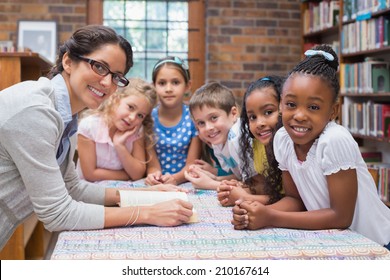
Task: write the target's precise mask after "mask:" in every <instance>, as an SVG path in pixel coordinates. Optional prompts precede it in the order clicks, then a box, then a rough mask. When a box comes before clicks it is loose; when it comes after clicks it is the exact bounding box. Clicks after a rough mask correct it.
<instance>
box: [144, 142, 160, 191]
mask: <svg viewBox="0 0 390 280" xmlns="http://www.w3.org/2000/svg"><path fill="white" fill-rule="evenodd" d="M149 156H150V160H149V162H148V163H147V165H146V178H145V183H146V184H147V185H157V184H161V183H162V180H161V176H162V173H161V165H160V162H159V160H158V157H157V153H156V150H155V149H154V148H151V149H149Z"/></svg>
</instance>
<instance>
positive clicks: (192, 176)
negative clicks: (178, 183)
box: [184, 165, 221, 190]
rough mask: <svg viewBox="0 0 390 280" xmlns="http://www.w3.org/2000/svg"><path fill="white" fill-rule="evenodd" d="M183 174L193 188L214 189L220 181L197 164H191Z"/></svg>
mask: <svg viewBox="0 0 390 280" xmlns="http://www.w3.org/2000/svg"><path fill="white" fill-rule="evenodd" d="M184 176H185V178H186V179H187V180H188V181H190V182H191V183H192V186H193V187H194V188H195V189H205V190H216V189H217V188H218V186H219V184H220V183H221V182H220V181H218V180H217V176H215V175H214V174H212V173H210V172H208V171H206V170H203V169H202V168H201V167H199V166H197V165H191V166H190V167H189V168H188V171H184Z"/></svg>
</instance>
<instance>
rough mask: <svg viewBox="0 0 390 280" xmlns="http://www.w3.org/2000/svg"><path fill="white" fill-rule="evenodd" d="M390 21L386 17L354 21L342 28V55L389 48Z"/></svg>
mask: <svg viewBox="0 0 390 280" xmlns="http://www.w3.org/2000/svg"><path fill="white" fill-rule="evenodd" d="M389 26H390V19H389V18H388V17H386V16H380V17H377V18H371V19H368V20H361V21H355V22H352V23H349V24H345V25H343V27H342V35H341V42H340V44H341V52H342V53H343V54H348V53H355V52H359V51H367V50H374V49H378V48H383V47H387V46H390V34H389V33H390V27H389Z"/></svg>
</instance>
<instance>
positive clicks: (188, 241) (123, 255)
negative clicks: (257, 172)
mask: <svg viewBox="0 0 390 280" xmlns="http://www.w3.org/2000/svg"><path fill="white" fill-rule="evenodd" d="M104 184H107V186H108V187H129V186H131V185H129V184H130V183H126V182H117V181H109V182H104ZM183 186H184V187H186V188H189V189H190V190H191V191H190V193H189V199H190V201H191V202H192V203H193V205H194V208H195V209H196V211H197V213H198V217H199V220H200V222H199V223H193V224H185V225H181V226H178V227H156V226H136V227H127V228H111V229H103V230H86V231H65V232H61V233H60V234H59V236H58V241H57V244H56V246H55V248H54V251H53V254H52V257H51V258H52V259H54V260H58V259H62V260H68V259H71V260H75V259H89V260H91V259H105V260H106V259H122V260H123V259H136V260H142V259H145V260H160V259H165V260H178V259H180V260H191V259H203V260H207V259H267V260H270V259H283V260H288V259H295V260H306V259H316V260H324V259H349V260H357V259H366V260H367V259H388V260H390V251H388V250H387V249H385V248H384V247H382V246H380V245H379V244H377V243H375V242H374V241H371V240H370V239H368V238H366V237H364V236H362V235H360V234H358V233H356V232H353V231H351V230H336V229H330V230H293V229H285V228H266V229H261V230H254V231H250V230H234V229H233V226H232V225H231V223H230V220H231V218H232V212H231V207H222V206H221V205H220V204H219V202H218V200H217V198H216V192H215V191H209V190H196V191H195V190H193V188H192V187H191V185H190V184H189V183H187V184H184V185H183Z"/></svg>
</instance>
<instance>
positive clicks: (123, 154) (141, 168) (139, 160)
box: [114, 131, 146, 181]
mask: <svg viewBox="0 0 390 280" xmlns="http://www.w3.org/2000/svg"><path fill="white" fill-rule="evenodd" d="M118 132H119V131H118ZM118 132H117V133H118ZM117 133H115V135H116V134H117ZM129 134H130V133H129ZM123 135H124V136H125V135H126V133H124V134H123ZM129 136H130V135H129ZM129 136H127V137H129ZM127 137H123V138H125V140H124V141H114V146H115V149H116V152H117V154H118V157H119V160H120V161H121V163H122V165H123V168H124V170H125V171H126V173H127V174H128V175H129V177H130V179H131V180H133V181H136V180H139V179H142V178H143V177H145V173H146V156H145V152H146V151H145V144H144V143H145V140H144V137H140V138H138V139H137V140H135V141H134V142H133V150H132V151H131V152H129V150H128V149H127V147H126V146H125V143H126V139H127ZM114 139H115V136H114Z"/></svg>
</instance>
